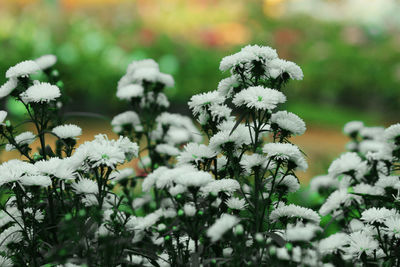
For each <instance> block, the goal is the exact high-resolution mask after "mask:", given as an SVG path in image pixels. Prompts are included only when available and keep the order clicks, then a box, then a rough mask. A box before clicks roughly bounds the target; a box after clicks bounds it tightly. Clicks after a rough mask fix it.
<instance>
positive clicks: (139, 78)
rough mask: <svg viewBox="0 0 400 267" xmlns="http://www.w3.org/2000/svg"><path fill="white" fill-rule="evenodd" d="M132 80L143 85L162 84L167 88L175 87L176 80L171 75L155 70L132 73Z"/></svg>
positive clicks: (140, 69)
mask: <svg viewBox="0 0 400 267" xmlns="http://www.w3.org/2000/svg"><path fill="white" fill-rule="evenodd" d="M132 80H133V81H135V82H139V83H142V82H143V81H147V82H153V83H161V84H163V85H164V86H165V87H173V86H174V78H172V76H171V75H169V74H165V73H161V72H160V71H159V70H158V69H155V68H151V67H150V68H139V69H137V70H135V71H134V72H133V73H132Z"/></svg>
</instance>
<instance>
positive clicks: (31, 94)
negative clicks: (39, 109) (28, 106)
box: [20, 82, 61, 103]
mask: <svg viewBox="0 0 400 267" xmlns="http://www.w3.org/2000/svg"><path fill="white" fill-rule="evenodd" d="M20 96H21V98H22V100H23V101H24V102H25V103H32V102H34V103H48V102H50V101H54V100H56V99H57V98H59V97H60V96H61V93H60V89H59V88H58V87H57V86H55V85H52V84H50V83H42V82H39V83H37V84H34V85H32V86H31V87H29V88H28V89H27V90H26V91H25V92H23V93H21V95H20Z"/></svg>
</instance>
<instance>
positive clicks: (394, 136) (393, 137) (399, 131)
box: [384, 123, 400, 141]
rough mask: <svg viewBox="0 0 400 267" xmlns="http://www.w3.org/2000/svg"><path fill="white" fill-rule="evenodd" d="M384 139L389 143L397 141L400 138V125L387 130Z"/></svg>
mask: <svg viewBox="0 0 400 267" xmlns="http://www.w3.org/2000/svg"><path fill="white" fill-rule="evenodd" d="M384 137H385V139H386V140H387V141H397V140H398V139H399V137H400V123H397V124H393V125H391V126H390V127H388V128H386V129H385V132H384Z"/></svg>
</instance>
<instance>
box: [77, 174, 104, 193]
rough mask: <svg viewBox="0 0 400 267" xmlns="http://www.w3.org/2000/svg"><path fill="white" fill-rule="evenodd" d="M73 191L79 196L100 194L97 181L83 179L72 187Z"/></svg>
mask: <svg viewBox="0 0 400 267" xmlns="http://www.w3.org/2000/svg"><path fill="white" fill-rule="evenodd" d="M71 187H72V189H73V190H74V191H75V193H77V194H98V193H99V187H98V185H97V182H96V181H93V180H90V179H87V178H82V179H80V180H79V181H76V182H74V183H73V184H72V185H71Z"/></svg>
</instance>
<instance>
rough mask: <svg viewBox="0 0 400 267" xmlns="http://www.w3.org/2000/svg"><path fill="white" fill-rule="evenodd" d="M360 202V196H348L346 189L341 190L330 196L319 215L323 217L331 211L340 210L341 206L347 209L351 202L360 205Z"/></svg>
mask: <svg viewBox="0 0 400 267" xmlns="http://www.w3.org/2000/svg"><path fill="white" fill-rule="evenodd" d="M361 201H362V198H361V196H357V195H353V194H349V193H348V192H347V188H342V189H339V190H336V191H334V192H333V193H332V194H330V196H329V197H328V198H327V200H326V201H325V203H324V204H323V205H322V206H321V208H320V209H319V213H320V214H321V215H322V216H325V215H327V214H329V213H331V212H332V211H335V210H338V209H340V208H342V206H344V207H348V206H350V205H351V203H352V202H357V203H361Z"/></svg>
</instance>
